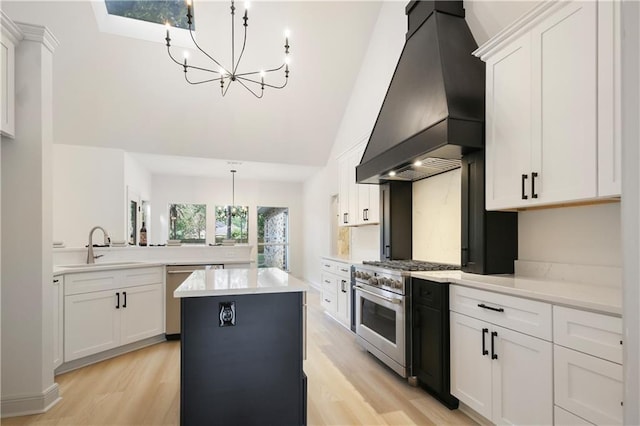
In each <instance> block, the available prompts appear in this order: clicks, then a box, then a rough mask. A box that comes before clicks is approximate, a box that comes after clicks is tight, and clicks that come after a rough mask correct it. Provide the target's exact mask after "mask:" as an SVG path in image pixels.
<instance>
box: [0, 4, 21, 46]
mask: <svg viewBox="0 0 640 426" xmlns="http://www.w3.org/2000/svg"><path fill="white" fill-rule="evenodd" d="M0 26H1V27H2V35H4V36H6V37H9V39H10V40H11V41H12V42H13V44H18V43H20V40H22V39H23V38H24V34H23V33H22V31H21V30H20V28H19V27H18V26H17V25H16V24H15V23H14V22H13V21H12V20H11V18H9V16H7V14H6V13H4V11H2V10H0Z"/></svg>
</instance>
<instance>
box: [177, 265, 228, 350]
mask: <svg viewBox="0 0 640 426" xmlns="http://www.w3.org/2000/svg"><path fill="white" fill-rule="evenodd" d="M223 268H224V265H171V266H167V279H166V294H165V306H166V308H165V330H164V333H165V336H166V337H167V340H175V339H179V338H180V299H176V298H175V297H173V292H174V291H175V289H177V288H178V287H179V286H180V284H182V283H183V282H184V280H186V279H187V278H188V277H189V275H191V273H192V272H193V271H197V270H200V269H223Z"/></svg>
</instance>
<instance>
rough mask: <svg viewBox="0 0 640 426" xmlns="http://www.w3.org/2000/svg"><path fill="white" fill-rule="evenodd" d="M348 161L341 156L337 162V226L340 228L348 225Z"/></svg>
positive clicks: (346, 157) (349, 185) (349, 183)
mask: <svg viewBox="0 0 640 426" xmlns="http://www.w3.org/2000/svg"><path fill="white" fill-rule="evenodd" d="M350 176H351V175H350V159H349V157H348V156H346V155H345V156H343V157H341V158H340V159H339V160H338V204H339V207H340V211H339V214H340V217H339V218H338V224H339V225H340V226H347V225H349V224H350V223H349V220H350V219H351V218H350V217H349V207H350V204H349V195H350V194H349V189H350V187H351V181H350V179H349V178H350Z"/></svg>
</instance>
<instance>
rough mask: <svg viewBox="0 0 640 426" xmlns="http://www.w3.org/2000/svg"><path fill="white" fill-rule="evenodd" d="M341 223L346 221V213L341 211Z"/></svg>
mask: <svg viewBox="0 0 640 426" xmlns="http://www.w3.org/2000/svg"><path fill="white" fill-rule="evenodd" d="M342 223H347V213H342Z"/></svg>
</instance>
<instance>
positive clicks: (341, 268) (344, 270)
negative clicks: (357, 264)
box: [334, 262, 351, 279]
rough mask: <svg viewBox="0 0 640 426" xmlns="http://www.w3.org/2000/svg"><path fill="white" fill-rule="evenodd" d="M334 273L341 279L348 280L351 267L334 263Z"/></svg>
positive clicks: (346, 264)
mask: <svg viewBox="0 0 640 426" xmlns="http://www.w3.org/2000/svg"><path fill="white" fill-rule="evenodd" d="M334 266H335V271H334V272H335V273H336V274H338V275H340V276H341V277H342V278H347V279H349V278H350V277H351V265H349V264H348V263H342V262H335V265H334Z"/></svg>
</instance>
